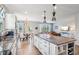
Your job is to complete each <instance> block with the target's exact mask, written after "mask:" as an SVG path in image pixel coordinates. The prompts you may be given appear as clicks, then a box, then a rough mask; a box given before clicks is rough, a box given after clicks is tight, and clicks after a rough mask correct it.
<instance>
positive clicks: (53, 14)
mask: <svg viewBox="0 0 79 59" xmlns="http://www.w3.org/2000/svg"><path fill="white" fill-rule="evenodd" d="M52 6H53V12H52V21H56V4H52Z"/></svg>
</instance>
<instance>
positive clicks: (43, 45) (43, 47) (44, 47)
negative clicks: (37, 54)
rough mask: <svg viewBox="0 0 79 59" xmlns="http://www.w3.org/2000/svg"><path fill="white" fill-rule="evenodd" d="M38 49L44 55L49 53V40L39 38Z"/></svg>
mask: <svg viewBox="0 0 79 59" xmlns="http://www.w3.org/2000/svg"><path fill="white" fill-rule="evenodd" d="M39 50H40V51H41V53H42V54H44V55H49V42H48V41H46V40H44V39H41V38H40V40H39Z"/></svg>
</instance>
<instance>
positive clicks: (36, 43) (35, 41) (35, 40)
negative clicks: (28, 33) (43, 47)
mask: <svg viewBox="0 0 79 59" xmlns="http://www.w3.org/2000/svg"><path fill="white" fill-rule="evenodd" d="M34 46H36V47H37V48H38V37H36V36H34Z"/></svg>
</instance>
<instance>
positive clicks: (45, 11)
mask: <svg viewBox="0 0 79 59" xmlns="http://www.w3.org/2000/svg"><path fill="white" fill-rule="evenodd" d="M43 12H44V21H43V23H46V10H44V11H43Z"/></svg>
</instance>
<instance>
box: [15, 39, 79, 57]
mask: <svg viewBox="0 0 79 59" xmlns="http://www.w3.org/2000/svg"><path fill="white" fill-rule="evenodd" d="M17 55H42V54H41V53H40V52H39V50H38V49H37V48H35V47H34V46H33V44H31V43H29V42H28V41H26V40H25V41H19V43H18V50H17ZM75 55H79V46H77V45H75Z"/></svg>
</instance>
